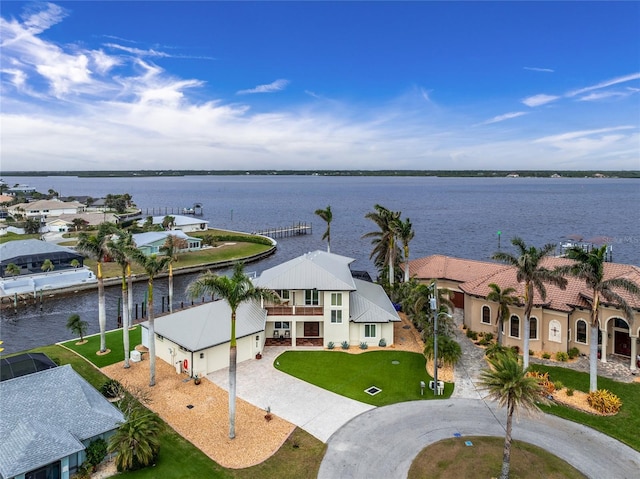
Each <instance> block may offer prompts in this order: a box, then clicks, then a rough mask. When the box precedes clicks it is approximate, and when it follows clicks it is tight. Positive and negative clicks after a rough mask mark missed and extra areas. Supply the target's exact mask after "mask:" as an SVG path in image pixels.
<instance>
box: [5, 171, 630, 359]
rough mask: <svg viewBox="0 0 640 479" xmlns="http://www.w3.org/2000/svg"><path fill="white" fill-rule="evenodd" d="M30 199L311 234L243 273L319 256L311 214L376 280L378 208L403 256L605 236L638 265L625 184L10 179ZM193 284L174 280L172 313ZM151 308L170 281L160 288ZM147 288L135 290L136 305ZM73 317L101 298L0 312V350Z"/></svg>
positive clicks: (466, 254)
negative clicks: (104, 199) (400, 231)
mask: <svg viewBox="0 0 640 479" xmlns="http://www.w3.org/2000/svg"><path fill="white" fill-rule="evenodd" d="M5 181H7V183H9V184H11V185H13V184H15V183H24V184H28V185H30V186H33V187H35V188H36V189H37V190H38V191H41V192H46V191H48V190H49V189H54V190H56V191H58V192H59V193H60V194H61V195H63V196H71V195H90V196H93V197H101V196H105V195H107V194H109V193H112V194H122V193H129V194H131V195H132V196H133V199H134V201H135V203H136V204H137V205H138V207H139V208H141V209H142V210H143V213H144V212H146V210H147V209H149V213H151V209H152V208H155V214H156V215H164V208H175V209H178V208H183V207H190V206H192V205H193V204H194V203H202V205H203V211H204V219H206V220H208V221H209V222H210V223H209V225H210V226H211V227H216V228H225V229H233V230H238V231H256V230H261V229H266V228H272V227H279V226H288V225H291V224H292V223H297V222H299V221H300V222H307V223H312V224H313V234H312V235H308V236H300V237H295V238H286V239H281V240H279V248H278V251H277V253H276V254H275V255H273V256H272V257H270V258H268V259H266V260H263V261H261V262H259V263H254V264H252V265H248V266H247V270H248V271H256V272H258V273H259V272H261V271H262V270H264V269H266V268H269V267H272V266H274V265H275V264H279V263H281V262H283V261H286V260H288V259H291V258H294V257H297V256H299V255H301V254H303V253H305V252H307V251H312V250H315V249H325V248H326V243H325V242H322V241H321V239H320V238H321V237H322V234H323V233H324V230H325V228H326V224H325V223H323V222H322V220H320V218H318V217H317V216H315V215H314V211H315V210H316V209H318V208H325V207H326V206H327V205H331V209H332V211H333V222H332V223H331V251H332V252H334V253H338V254H342V255H345V256H349V257H352V258H354V259H355V260H356V261H355V263H354V264H353V265H352V268H353V269H358V270H367V271H369V272H370V273H371V275H372V276H373V277H375V270H374V268H373V265H372V263H371V261H370V260H369V253H370V251H371V244H370V241H369V240H368V239H362V238H361V237H362V235H363V234H365V233H367V232H369V231H373V230H374V229H375V227H374V224H373V223H372V222H371V221H369V220H367V219H365V218H364V215H365V214H366V213H367V212H369V211H372V210H373V206H374V205H375V204H376V203H378V204H381V205H383V206H385V207H387V208H389V209H393V210H399V211H402V214H403V217H404V218H406V217H408V218H410V219H411V221H412V223H413V226H414V229H415V231H416V236H415V238H414V240H413V241H412V242H411V257H412V258H419V257H422V256H427V255H431V254H445V255H451V256H457V257H461V258H470V259H479V260H486V259H489V258H490V256H491V255H492V254H493V253H494V252H495V251H496V250H497V248H498V235H497V232H498V231H501V232H502V235H501V246H502V249H508V248H509V246H510V245H509V241H510V239H511V238H513V237H514V236H520V237H522V238H523V239H524V240H525V242H526V243H527V244H531V245H535V246H542V245H543V244H546V243H559V242H560V241H562V240H563V239H565V238H566V237H567V236H570V235H580V236H582V237H583V238H585V239H590V238H596V237H602V236H604V237H607V238H609V243H610V244H612V246H613V254H614V261H616V262H620V263H630V264H635V265H640V182H638V181H637V180H630V179H589V178H584V179H570V178H556V179H551V178H548V179H535V178H494V179H488V178H435V177H401V178H395V177H323V176H187V177H156V178H76V177H24V178H23V177H6V178H5ZM194 277H195V276H194V275H189V276H183V277H180V278H178V279H176V284H175V286H174V288H175V293H174V294H175V298H174V300H175V301H176V303H177V304H179V302H180V301H183V300H185V298H184V295H183V292H184V288H185V287H186V285H187V284H188V283H189V281H191V280H192V279H193V278H194ZM155 285H156V288H157V289H156V291H157V296H156V297H157V298H158V303H157V305H156V311H159V310H160V303H159V298H160V296H161V295H166V294H167V293H166V288H167V286H166V281H165V280H159V281H156V283H155ZM144 289H145V288H144V287H143V285H141V284H138V285H136V286H135V290H136V302H142V301H143V299H144V298H143V295H144ZM118 297H119V289H118V288H111V289H109V290H108V292H107V301H108V304H107V311H108V313H107V314H108V327H110V328H112V327H115V325H116V317H117V313H116V311H117V306H118ZM72 312H78V313H79V314H80V315H81V317H82V318H83V319H84V320H86V321H88V322H89V324H90V328H91V332H97V331H98V326H97V293H95V292H94V293H86V294H80V295H77V296H74V297H73V298H65V299H52V300H49V301H47V300H46V298H45V304H44V307H43V311H42V312H41V311H40V308H39V307H38V306H34V307H32V308H27V309H26V310H22V311H20V312H19V313H18V314H17V315H14V314H13V313H12V312H6V311H5V312H3V317H2V322H1V328H2V329H1V331H0V337H1V339H3V340H4V342H5V343H4V345H3V346H5V348H6V349H5V352H12V351H20V350H23V349H27V348H31V347H36V346H40V345H45V344H50V343H52V342H55V341H61V340H65V339H70V338H71V336H70V334H69V333H68V331H67V330H66V329H65V328H64V324H65V322H66V319H67V317H68V316H69V314H71V313H72Z"/></svg>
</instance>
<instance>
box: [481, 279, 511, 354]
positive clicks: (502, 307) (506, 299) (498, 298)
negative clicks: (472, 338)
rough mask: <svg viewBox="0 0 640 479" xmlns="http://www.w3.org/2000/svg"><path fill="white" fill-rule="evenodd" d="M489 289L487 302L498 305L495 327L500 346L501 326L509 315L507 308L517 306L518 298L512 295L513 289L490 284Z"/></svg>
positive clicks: (509, 311)
mask: <svg viewBox="0 0 640 479" xmlns="http://www.w3.org/2000/svg"><path fill="white" fill-rule="evenodd" d="M489 288H491V291H490V292H489V294H488V295H487V299H488V300H489V301H493V302H494V303H498V312H497V314H496V326H497V327H498V344H499V345H500V346H502V329H503V325H504V322H505V321H506V320H507V319H509V316H510V315H511V310H510V309H509V306H511V305H512V304H517V302H518V297H517V296H514V295H513V293H515V292H516V289H515V288H511V287H507V288H504V289H502V288H500V286H498V285H497V284H496V283H490V284H489Z"/></svg>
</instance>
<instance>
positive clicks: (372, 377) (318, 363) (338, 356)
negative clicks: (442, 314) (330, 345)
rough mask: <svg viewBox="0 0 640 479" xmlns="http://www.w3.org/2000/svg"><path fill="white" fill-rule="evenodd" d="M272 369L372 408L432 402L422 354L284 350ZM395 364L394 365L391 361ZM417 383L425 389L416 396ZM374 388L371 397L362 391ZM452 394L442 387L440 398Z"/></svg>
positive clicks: (391, 351) (451, 390) (451, 388)
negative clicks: (412, 402) (375, 391)
mask: <svg viewBox="0 0 640 479" xmlns="http://www.w3.org/2000/svg"><path fill="white" fill-rule="evenodd" d="M277 361H278V363H279V364H277V365H276V367H277V368H278V369H280V370H281V371H284V372H286V373H288V374H291V375H292V376H295V377H297V378H299V379H302V380H304V381H307V382H309V383H311V384H315V385H316V386H319V387H321V388H323V389H327V390H329V391H333V392H334V393H336V394H340V395H342V396H345V397H348V398H351V399H355V400H357V401H361V402H364V403H367V404H371V405H373V406H386V405H388V404H394V403H398V402H403V401H413V400H418V399H434V395H433V391H430V390H429V389H428V386H429V381H430V380H431V379H432V378H431V376H429V375H428V374H427V371H426V361H425V358H424V356H423V355H422V354H418V353H410V352H407V351H394V350H388V351H368V352H364V353H361V354H349V353H344V352H341V351H287V352H285V353H283V354H281V355H280V356H278V359H277ZM396 361H397V362H398V364H394V362H396ZM420 381H424V382H425V384H426V385H427V388H426V389H425V391H424V395H421V394H420ZM371 386H376V387H378V388H380V389H382V391H381V392H379V393H378V394H376V395H375V396H371V395H369V394H367V393H366V392H364V390H365V389H367V388H369V387H371ZM452 392H453V385H452V384H445V390H444V394H443V395H442V396H440V397H441V398H448V397H449V396H451V393H452Z"/></svg>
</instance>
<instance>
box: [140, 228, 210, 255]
mask: <svg viewBox="0 0 640 479" xmlns="http://www.w3.org/2000/svg"><path fill="white" fill-rule="evenodd" d="M169 236H175V237H177V238H180V239H183V240H185V241H186V242H187V247H186V248H184V249H181V250H180V251H181V252H184V251H198V250H199V249H201V248H202V240H201V239H200V238H193V237H191V236H188V235H186V234H185V233H184V232H182V231H149V232H148V233H138V234H135V235H133V241H134V242H135V244H136V247H137V248H138V249H139V250H140V251H142V252H143V253H144V254H145V255H147V256H149V255H152V254H159V253H160V249H161V248H162V246H163V245H164V244H165V242H166V241H167V237H169Z"/></svg>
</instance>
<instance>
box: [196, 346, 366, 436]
mask: <svg viewBox="0 0 640 479" xmlns="http://www.w3.org/2000/svg"><path fill="white" fill-rule="evenodd" d="M286 350H287V348H284V347H274V346H270V347H267V348H265V349H264V351H263V353H262V354H263V355H262V359H260V360H253V359H252V360H249V361H243V362H241V363H239V364H238V367H237V386H236V392H237V395H238V397H240V398H242V399H243V400H245V401H247V402H249V403H250V404H253V405H254V406H257V407H259V408H262V409H266V408H267V407H268V408H270V409H271V412H272V413H273V414H276V415H277V416H279V417H281V418H283V419H285V420H287V421H289V422H291V423H292V424H295V425H296V426H298V427H300V428H302V429H304V430H305V431H307V432H308V433H310V434H312V435H313V436H315V437H317V438H318V439H320V440H321V441H322V442H324V443H326V442H327V441H328V440H329V438H330V437H331V436H332V435H333V434H334V433H335V432H336V431H337V430H338V429H340V428H341V427H342V426H343V425H344V424H346V423H347V422H349V421H350V420H351V419H353V418H354V417H356V416H358V415H360V414H362V413H363V412H366V411H369V410H371V409H373V406H370V405H369V404H365V403H361V402H359V401H354V400H353V399H348V398H345V397H343V396H339V395H338V394H335V393H332V392H330V391H326V390H324V389H321V388H319V387H317V386H314V385H313V384H309V383H307V382H305V381H301V380H299V379H296V378H294V377H293V376H289V375H288V374H286V373H283V372H281V371H279V370H278V369H277V367H274V361H277V356H279V355H280V354H281V353H283V352H284V351H286ZM207 378H208V379H210V380H211V381H213V382H214V383H215V384H217V385H218V386H220V387H221V388H223V389H225V390H227V391H228V390H229V369H228V368H225V369H221V370H219V371H215V372H213V373H211V374H208V375H207Z"/></svg>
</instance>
